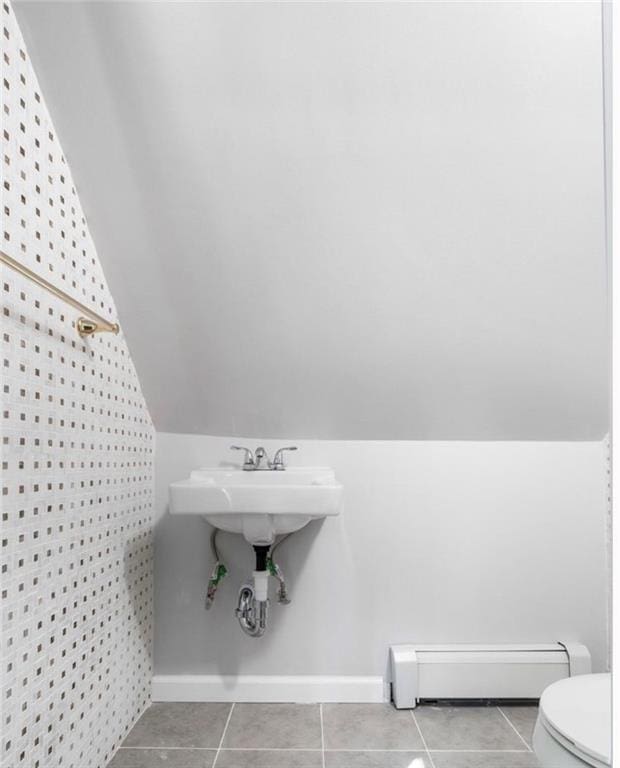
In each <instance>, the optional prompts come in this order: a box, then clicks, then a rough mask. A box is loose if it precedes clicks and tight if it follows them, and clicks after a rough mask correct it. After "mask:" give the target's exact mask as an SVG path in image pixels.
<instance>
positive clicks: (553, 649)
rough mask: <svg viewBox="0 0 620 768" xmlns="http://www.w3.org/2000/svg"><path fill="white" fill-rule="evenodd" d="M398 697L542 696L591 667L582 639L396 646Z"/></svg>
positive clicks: (408, 703) (407, 705)
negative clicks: (573, 640)
mask: <svg viewBox="0 0 620 768" xmlns="http://www.w3.org/2000/svg"><path fill="white" fill-rule="evenodd" d="M390 662H391V664H390V666H391V674H392V681H391V682H392V700H393V701H394V704H395V706H396V707H397V708H398V709H411V708H413V707H415V706H416V704H417V703H418V702H419V701H420V700H422V699H537V698H539V697H540V695H541V693H542V692H543V690H544V689H545V688H546V687H547V686H548V685H551V683H554V682H555V681H556V680H561V679H562V678H564V677H572V676H573V675H582V674H587V673H589V672H590V671H591V661H590V653H589V651H588V649H587V648H586V647H585V645H581V644H580V643H546V644H520V645H519V644H517V645H462V644H456V645H455V644H452V645H416V644H411V645H392V646H391V647H390Z"/></svg>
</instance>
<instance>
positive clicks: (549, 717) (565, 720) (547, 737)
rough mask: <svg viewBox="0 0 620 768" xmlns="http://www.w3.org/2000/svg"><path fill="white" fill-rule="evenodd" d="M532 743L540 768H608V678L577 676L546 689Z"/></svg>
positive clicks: (606, 675)
mask: <svg viewBox="0 0 620 768" xmlns="http://www.w3.org/2000/svg"><path fill="white" fill-rule="evenodd" d="M533 743H534V751H535V752H536V757H537V758H538V760H539V762H540V764H541V766H542V768H584V766H588V765H591V766H594V768H609V766H611V675H609V674H602V675H577V676H576V677H568V678H566V679H565V680H559V681H558V682H557V683H553V685H550V686H549V687H548V688H546V689H545V691H544V692H543V695H542V696H541V698H540V708H539V711H538V720H537V722H536V727H535V729H534V742H533Z"/></svg>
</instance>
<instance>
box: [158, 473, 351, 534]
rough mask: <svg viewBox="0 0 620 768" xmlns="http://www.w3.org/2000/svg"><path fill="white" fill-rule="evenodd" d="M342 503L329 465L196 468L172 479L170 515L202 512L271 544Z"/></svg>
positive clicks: (226, 527)
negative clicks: (272, 468)
mask: <svg viewBox="0 0 620 768" xmlns="http://www.w3.org/2000/svg"><path fill="white" fill-rule="evenodd" d="M341 506H342V484H341V483H339V482H338V481H337V480H336V478H335V476H334V471H333V470H332V469H329V467H288V468H287V469H286V470H284V471H257V472H245V471H243V470H240V469H221V468H214V469H197V470H195V471H194V472H192V473H191V474H190V476H189V479H187V480H180V481H178V482H176V483H171V484H170V512H171V513H172V514H175V515H201V516H202V517H204V518H205V519H206V520H207V521H208V522H209V523H211V525H214V526H215V527H216V528H221V529H222V530H223V531H229V532H231V533H241V534H243V536H245V538H246V539H247V541H249V542H250V543H251V544H271V543H273V541H274V539H275V537H276V536H277V535H279V534H284V533H292V532H293V531H298V530H299V529H300V528H303V527H304V525H306V524H307V523H309V522H310V520H316V519H318V518H322V517H331V516H334V515H338V514H339V513H340V510H341Z"/></svg>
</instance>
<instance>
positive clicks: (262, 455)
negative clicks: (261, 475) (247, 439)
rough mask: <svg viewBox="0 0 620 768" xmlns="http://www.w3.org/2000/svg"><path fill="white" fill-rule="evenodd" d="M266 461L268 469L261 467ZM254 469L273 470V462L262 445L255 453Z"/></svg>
mask: <svg viewBox="0 0 620 768" xmlns="http://www.w3.org/2000/svg"><path fill="white" fill-rule="evenodd" d="M263 459H265V461H266V462H267V467H261V462H262V461H263ZM254 464H255V467H254V469H271V461H270V460H269V455H268V454H267V451H266V450H265V449H264V448H263V446H262V445H261V446H260V448H257V449H256V450H255V451H254Z"/></svg>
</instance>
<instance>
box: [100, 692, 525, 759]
mask: <svg viewBox="0 0 620 768" xmlns="http://www.w3.org/2000/svg"><path fill="white" fill-rule="evenodd" d="M536 714H537V708H536V707H535V706H527V705H510V706H508V705H506V706H501V707H497V706H453V705H450V704H438V705H430V704H425V705H422V706H420V707H417V708H416V709H415V710H397V709H394V707H393V706H392V705H391V704H181V703H178V704H153V705H152V706H151V707H150V708H149V709H148V710H147V711H146V712H145V713H144V715H143V716H142V717H141V718H140V720H139V721H138V723H137V724H136V725H135V727H134V728H133V730H132V731H131V732H130V734H129V735H128V736H127V738H126V739H125V741H124V743H123V745H122V747H121V748H120V749H119V751H118V752H117V754H116V755H115V757H114V759H113V760H112V762H111V763H110V764H109V765H108V768H537V766H538V763H537V761H536V758H535V756H534V754H533V752H532V748H531V737H532V730H533V728H534V723H535V721H536Z"/></svg>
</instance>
